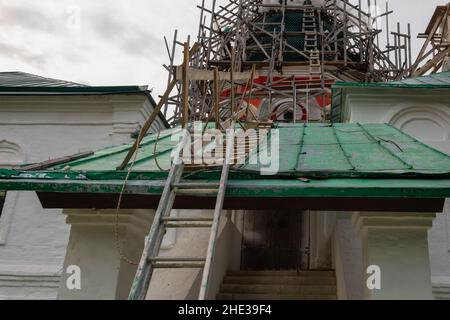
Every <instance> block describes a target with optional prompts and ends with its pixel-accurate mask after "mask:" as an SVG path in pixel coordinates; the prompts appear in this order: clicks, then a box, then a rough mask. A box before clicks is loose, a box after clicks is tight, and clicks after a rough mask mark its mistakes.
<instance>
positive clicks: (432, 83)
mask: <svg viewBox="0 0 450 320" xmlns="http://www.w3.org/2000/svg"><path fill="white" fill-rule="evenodd" d="M342 87H351V88H405V89H414V88H416V89H420V88H423V89H450V71H446V72H440V73H435V74H431V75H428V76H422V77H417V78H408V79H403V80H399V81H391V82H375V83H362V82H336V84H335V85H334V86H333V88H342Z"/></svg>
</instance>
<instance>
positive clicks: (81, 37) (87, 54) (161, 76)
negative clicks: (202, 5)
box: [0, 0, 440, 94]
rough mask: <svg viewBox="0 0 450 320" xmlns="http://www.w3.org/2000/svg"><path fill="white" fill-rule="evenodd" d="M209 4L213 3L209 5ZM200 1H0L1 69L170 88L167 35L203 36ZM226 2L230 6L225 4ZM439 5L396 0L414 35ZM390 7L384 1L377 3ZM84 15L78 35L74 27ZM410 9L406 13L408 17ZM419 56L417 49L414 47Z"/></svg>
mask: <svg viewBox="0 0 450 320" xmlns="http://www.w3.org/2000/svg"><path fill="white" fill-rule="evenodd" d="M206 1H211V0H206ZM199 2H200V0H194V1H189V0H171V1H167V0H133V1H128V0H108V1H92V0H39V1H36V0H14V1H10V0H0V29H1V30H2V32H1V33H0V70H1V71H8V70H9V71H11V70H20V71H25V72H31V73H37V74H39V75H43V76H48V77H54V78H61V79H65V80H71V81H76V82H83V83H88V84H91V85H127V84H130V85H131V84H139V85H144V84H148V85H150V87H155V89H156V93H158V94H160V93H161V92H162V91H163V90H164V87H165V85H166V81H167V73H166V71H165V70H164V69H163V67H162V64H163V63H167V54H166V48H165V45H164V41H163V36H164V35H166V36H168V38H169V39H170V40H171V39H172V36H173V31H174V29H179V30H180V39H181V40H185V39H186V37H187V35H188V34H192V35H193V36H196V34H197V31H198V29H197V28H198V20H199V10H198V9H197V8H196V5H197V3H199ZM221 2H227V1H226V0H221ZM437 4H440V1H436V0H427V1H423V0H393V1H391V8H393V9H394V10H395V11H396V13H395V15H393V16H392V22H394V20H400V21H401V22H402V24H403V25H404V27H405V26H406V22H407V21H408V20H409V21H410V22H411V23H412V28H413V34H417V33H419V32H423V31H424V29H425V26H426V25H427V23H428V20H429V19H430V18H431V15H432V13H433V11H434V7H435V6H436V5H437ZM379 5H380V6H382V7H384V1H381V0H379ZM74 6H75V7H78V8H79V9H80V23H81V24H80V28H79V29H77V28H71V27H70V26H71V22H73V20H71V19H73V16H72V15H71V14H73V11H72V12H70V11H68V9H69V8H72V7H74ZM405 8H407V10H405ZM415 43H416V44H415V50H416V51H417V50H418V46H419V42H417V41H416V42H415Z"/></svg>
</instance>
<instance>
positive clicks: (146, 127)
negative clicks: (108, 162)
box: [117, 79, 177, 170]
mask: <svg viewBox="0 0 450 320" xmlns="http://www.w3.org/2000/svg"><path fill="white" fill-rule="evenodd" d="M176 84H177V80H176V79H173V80H172V81H171V82H170V84H169V86H168V87H167V90H166V92H165V93H164V95H163V96H162V98H161V100H160V101H159V103H158V105H157V106H156V107H155V110H153V113H152V114H151V116H150V118H148V119H147V121H145V123H144V125H143V126H142V129H141V132H140V133H139V137H138V138H137V139H136V140H135V142H134V144H133V146H132V147H131V149H130V150H129V151H128V154H127V155H126V157H125V159H124V160H123V162H122V164H121V165H120V166H119V167H117V170H124V169H125V168H126V166H127V165H128V163H129V162H130V160H131V157H132V156H133V154H134V153H135V151H136V150H137V148H138V146H139V145H140V144H141V142H142V139H144V137H145V135H146V134H147V132H148V130H149V129H150V127H151V126H152V124H153V122H154V121H155V119H156V117H157V116H158V115H159V112H160V111H161V108H162V107H163V106H164V105H165V103H166V101H167V99H168V98H169V95H170V93H171V92H172V90H173V88H175V85H176Z"/></svg>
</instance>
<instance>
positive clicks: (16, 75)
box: [0, 71, 87, 88]
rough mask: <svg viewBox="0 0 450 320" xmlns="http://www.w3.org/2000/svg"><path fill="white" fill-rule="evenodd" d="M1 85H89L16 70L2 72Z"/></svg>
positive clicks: (73, 86) (53, 86)
mask: <svg viewBox="0 0 450 320" xmlns="http://www.w3.org/2000/svg"><path fill="white" fill-rule="evenodd" d="M0 87H8V88H17V87H27V88H30V87H33V88H34V87H46V88H61V87H64V88H77V87H87V86H86V85H83V84H80V83H75V82H70V81H64V80H58V79H51V78H44V77H41V76H37V75H35V74H31V73H25V72H18V71H15V72H0Z"/></svg>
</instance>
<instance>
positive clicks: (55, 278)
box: [0, 265, 62, 300]
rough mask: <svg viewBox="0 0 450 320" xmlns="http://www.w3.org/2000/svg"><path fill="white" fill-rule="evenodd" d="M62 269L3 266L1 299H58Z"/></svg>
mask: <svg viewBox="0 0 450 320" xmlns="http://www.w3.org/2000/svg"><path fill="white" fill-rule="evenodd" d="M61 271H62V270H61V269H60V268H58V267H56V266H55V267H50V266H39V265H28V266H20V265H19V266H16V265H10V266H8V265H6V266H1V267H0V300H9V299H14V300H29V299H33V300H43V299H45V300H49V299H51V300H53V299H56V292H57V290H58V288H59V282H60V279H61Z"/></svg>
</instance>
